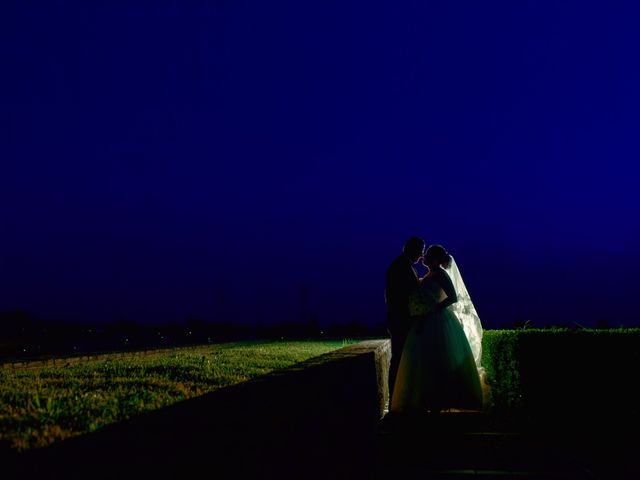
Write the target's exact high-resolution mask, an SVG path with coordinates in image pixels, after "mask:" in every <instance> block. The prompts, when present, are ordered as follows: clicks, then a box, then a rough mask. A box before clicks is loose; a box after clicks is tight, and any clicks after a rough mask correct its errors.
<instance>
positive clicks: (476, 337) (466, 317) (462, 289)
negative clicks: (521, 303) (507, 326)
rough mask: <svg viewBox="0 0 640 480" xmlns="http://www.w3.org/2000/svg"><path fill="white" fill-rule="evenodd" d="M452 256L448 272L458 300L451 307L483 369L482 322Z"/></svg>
mask: <svg viewBox="0 0 640 480" xmlns="http://www.w3.org/2000/svg"><path fill="white" fill-rule="evenodd" d="M450 257H451V262H450V264H449V267H448V268H447V273H449V277H451V281H452V282H453V286H454V287H455V289H456V294H457V295H458V301H457V302H456V303H454V304H453V305H451V306H450V307H449V308H450V309H451V310H452V311H453V312H454V313H455V314H456V316H457V317H458V319H459V320H460V322H461V323H462V328H464V333H465V334H466V335H467V340H469V344H470V345H471V351H472V352H473V358H474V359H475V361H476V365H477V367H478V370H482V369H481V367H480V359H481V357H482V324H481V323H480V317H479V316H478V312H476V307H474V306H473V302H472V301H471V297H470V296H469V292H468V291H467V287H466V286H465V285H464V281H463V280H462V275H460V270H459V269H458V264H457V263H456V261H455V259H454V258H453V256H451V255H450Z"/></svg>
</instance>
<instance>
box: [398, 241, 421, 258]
mask: <svg viewBox="0 0 640 480" xmlns="http://www.w3.org/2000/svg"><path fill="white" fill-rule="evenodd" d="M402 253H404V254H405V255H406V256H407V258H408V259H409V260H411V262H413V263H416V262H417V261H418V260H419V259H420V257H421V256H422V254H423V253H424V240H423V239H421V238H420V237H411V238H410V239H409V240H407V241H406V243H405V244H404V248H403V249H402Z"/></svg>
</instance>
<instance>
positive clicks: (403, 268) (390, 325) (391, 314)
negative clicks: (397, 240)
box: [384, 254, 419, 401]
mask: <svg viewBox="0 0 640 480" xmlns="http://www.w3.org/2000/svg"><path fill="white" fill-rule="evenodd" d="M418 284H419V281H418V274H417V273H416V270H415V268H413V263H412V262H411V260H409V258H408V257H407V256H406V255H404V254H402V255H400V256H399V257H398V258H396V259H395V260H394V261H393V263H392V264H391V265H390V266H389V268H388V269H387V286H386V289H385V292H384V293H385V301H386V303H387V329H388V330H389V334H390V335H391V366H390V368H389V401H391V395H392V394H393V385H394V382H395V379H396V374H397V373H398V366H399V365H400V357H401V355H402V348H403V347H404V342H405V340H406V338H407V333H408V331H409V326H410V319H409V294H410V293H411V291H412V290H415V289H416V288H417V287H418Z"/></svg>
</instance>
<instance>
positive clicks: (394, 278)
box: [385, 255, 418, 316]
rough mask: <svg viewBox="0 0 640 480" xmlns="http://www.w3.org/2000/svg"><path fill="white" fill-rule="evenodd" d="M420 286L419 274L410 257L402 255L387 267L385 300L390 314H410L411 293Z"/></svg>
mask: <svg viewBox="0 0 640 480" xmlns="http://www.w3.org/2000/svg"><path fill="white" fill-rule="evenodd" d="M417 286H418V276H417V275H416V271H415V270H414V268H413V266H412V265H411V262H410V261H409V259H408V258H407V257H406V256H404V255H400V256H399V257H398V258H396V259H395V260H394V261H393V262H392V263H391V265H390V266H389V268H388V269H387V282H386V288H385V301H386V303H387V309H388V311H389V314H390V315H394V316H396V315H400V316H404V315H407V316H408V314H409V293H410V292H411V291H412V290H413V289H415V288H416V287H417Z"/></svg>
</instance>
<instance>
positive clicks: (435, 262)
mask: <svg viewBox="0 0 640 480" xmlns="http://www.w3.org/2000/svg"><path fill="white" fill-rule="evenodd" d="M422 263H423V264H424V266H425V267H428V268H429V270H433V269H434V268H438V267H443V268H448V267H449V265H450V264H451V255H449V253H448V252H447V251H446V250H445V248H444V247H443V246H442V245H430V246H429V248H427V251H426V253H425V254H424V259H423V261H422Z"/></svg>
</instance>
